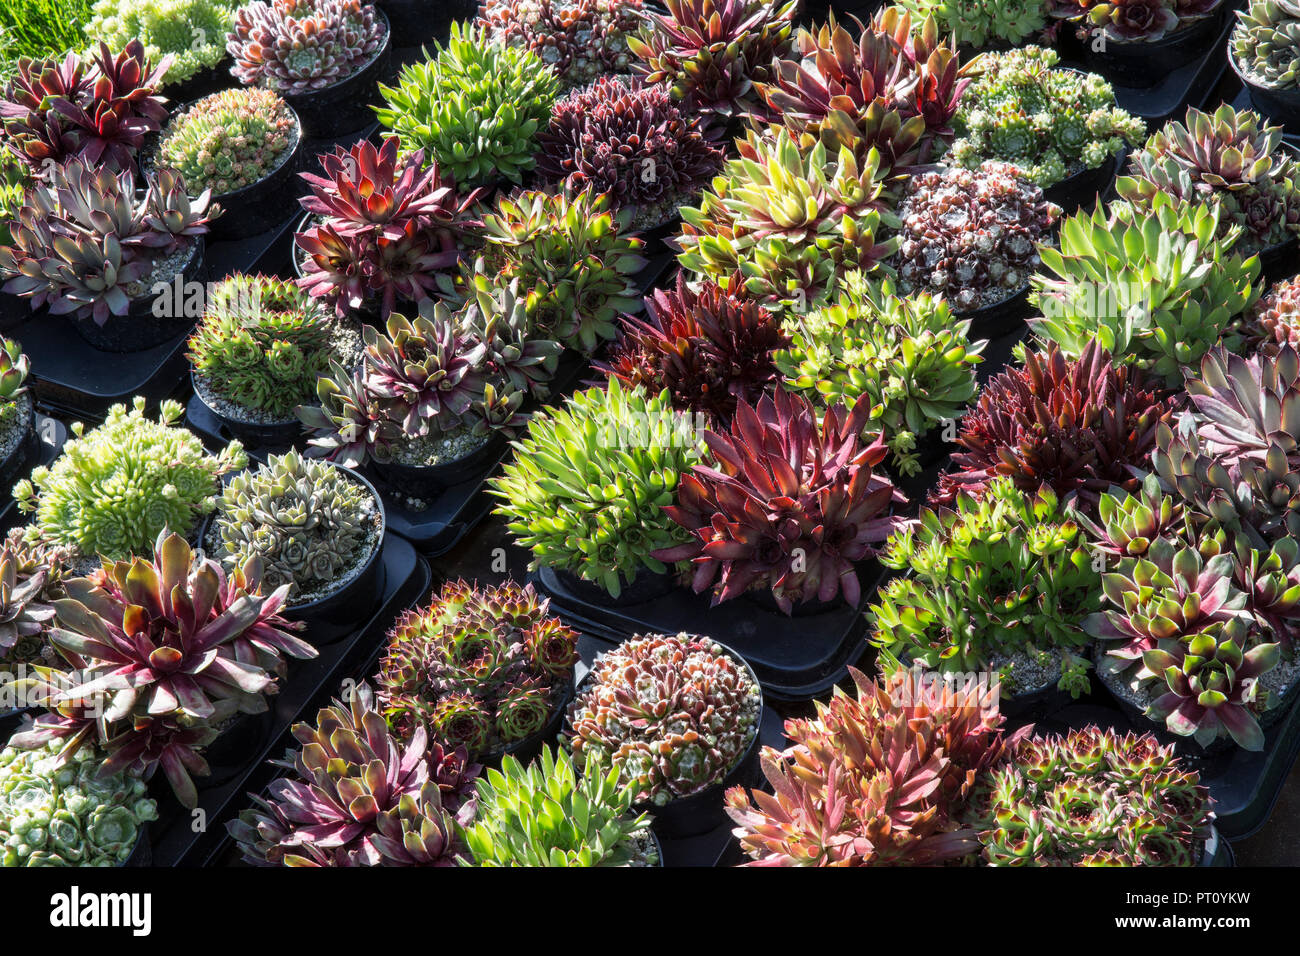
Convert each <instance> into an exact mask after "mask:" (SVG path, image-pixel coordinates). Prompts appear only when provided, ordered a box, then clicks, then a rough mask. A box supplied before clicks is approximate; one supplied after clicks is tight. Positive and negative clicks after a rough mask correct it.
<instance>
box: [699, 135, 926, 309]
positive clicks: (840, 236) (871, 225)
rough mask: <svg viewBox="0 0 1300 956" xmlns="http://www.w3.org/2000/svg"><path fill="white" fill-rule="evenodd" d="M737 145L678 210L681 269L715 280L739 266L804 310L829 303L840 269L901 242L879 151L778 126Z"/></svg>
mask: <svg viewBox="0 0 1300 956" xmlns="http://www.w3.org/2000/svg"><path fill="white" fill-rule="evenodd" d="M736 148H737V150H738V151H739V153H740V158H738V159H732V160H729V161H728V162H727V164H726V165H725V166H724V167H723V171H722V174H721V175H719V176H718V177H717V178H716V179H714V181H713V185H712V187H711V188H709V189H706V190H705V191H704V195H703V199H702V201H701V202H700V205H699V206H698V207H690V206H687V207H683V208H682V210H681V215H682V232H681V235H680V236H678V238H677V241H678V244H679V245H680V247H681V250H682V252H681V254H680V255H679V256H678V261H679V262H680V263H681V266H682V268H683V269H686V270H687V271H689V272H693V273H695V274H696V275H698V276H702V277H704V278H709V279H713V280H714V281H716V282H723V281H725V280H726V279H727V278H729V277H730V276H732V275H735V274H737V273H738V274H739V275H740V276H741V278H742V279H743V281H744V283H745V290H746V292H747V293H748V294H749V295H751V296H753V297H754V298H757V299H759V300H761V301H763V302H765V303H769V304H772V305H775V306H787V307H790V308H794V309H796V310H801V309H808V308H813V307H816V306H819V305H825V304H826V303H827V302H828V301H829V299H830V298H831V295H832V293H833V288H834V285H835V280H836V278H837V277H838V276H839V275H842V274H844V273H846V272H848V271H849V270H852V269H859V270H861V271H863V272H870V271H871V270H873V269H874V268H876V267H877V266H878V265H879V264H880V263H881V262H882V261H883V260H885V259H886V258H887V257H888V256H889V255H891V254H892V253H893V252H894V251H895V250H897V248H898V246H899V243H900V241H901V240H900V238H899V237H898V236H897V235H893V236H890V235H889V233H890V232H891V231H892V230H895V229H897V228H898V227H899V221H898V219H897V217H896V216H894V214H893V213H892V212H890V211H889V209H888V207H887V205H886V203H885V201H884V200H883V199H882V192H883V188H884V183H883V179H882V176H883V172H884V171H883V170H881V169H880V168H879V161H880V156H879V153H878V152H877V151H876V150H875V149H872V150H869V151H868V152H867V155H866V157H865V158H863V159H861V160H859V159H858V158H857V157H855V156H854V154H853V152H852V151H851V150H850V149H849V147H848V146H841V147H839V150H838V153H837V152H835V151H834V150H828V149H827V148H826V145H825V144H824V143H822V142H820V141H818V142H817V143H816V144H815V145H813V146H811V147H804V146H801V145H800V140H799V137H798V134H796V133H793V132H790V131H788V130H786V129H784V128H779V127H771V128H769V129H767V130H765V131H763V132H761V133H760V132H758V131H755V130H750V131H749V132H748V134H747V135H746V138H745V139H744V140H740V139H737V140H736Z"/></svg>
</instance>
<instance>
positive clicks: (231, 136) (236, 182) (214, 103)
mask: <svg viewBox="0 0 1300 956" xmlns="http://www.w3.org/2000/svg"><path fill="white" fill-rule="evenodd" d="M298 135H299V132H298V121H297V119H295V117H294V115H293V111H292V110H291V109H289V106H288V104H286V103H285V102H284V100H282V99H281V98H280V96H279V95H278V94H276V93H273V92H271V91H270V90H264V89H261V88H257V87H253V88H247V89H245V88H236V89H230V90H222V91H221V92H220V93H213V94H212V95H211V96H205V97H204V98H203V99H201V100H199V101H198V102H196V103H194V104H193V105H192V106H191V107H190V108H189V109H187V110H186V111H185V112H184V113H181V114H180V115H179V116H175V117H173V118H172V120H171V122H170V123H168V124H167V128H166V129H165V130H163V133H162V136H161V137H160V138H159V141H158V150H157V152H156V153H155V157H156V159H157V162H158V164H159V165H161V166H169V167H171V168H173V169H175V170H176V171H177V172H178V173H180V175H181V179H182V181H183V182H184V183H185V189H186V190H187V191H188V192H189V193H190V194H191V195H194V196H197V195H198V194H199V193H201V192H204V191H210V192H211V193H212V194H213V195H215V196H222V195H224V194H226V193H232V192H234V191H235V190H237V189H243V188H244V187H245V186H251V185H252V184H253V183H257V182H261V181H262V180H263V179H265V178H266V177H267V176H269V175H270V174H271V173H272V172H274V171H275V170H276V169H277V168H278V167H279V166H280V165H281V164H282V163H283V162H284V161H285V160H287V159H288V157H289V155H290V150H291V148H292V146H293V144H294V143H295V142H296V141H297V138H298Z"/></svg>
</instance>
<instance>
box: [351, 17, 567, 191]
mask: <svg viewBox="0 0 1300 956" xmlns="http://www.w3.org/2000/svg"><path fill="white" fill-rule="evenodd" d="M379 91H380V93H382V94H383V96H384V105H383V106H382V107H376V108H375V113H376V115H377V116H378V117H379V122H380V123H381V124H382V125H383V126H386V127H387V128H388V129H389V130H391V131H392V134H394V135H396V136H398V137H399V138H400V139H401V141H402V144H403V146H404V147H405V148H406V149H408V150H414V149H421V150H423V151H424V152H425V153H426V154H427V155H428V157H429V159H430V160H431V161H433V162H436V163H437V164H438V166H439V167H440V168H442V169H444V170H446V171H447V172H448V173H450V174H451V175H452V176H453V177H454V178H455V181H456V182H457V183H458V184H460V185H461V186H462V187H470V186H490V185H495V184H497V183H500V182H505V181H509V182H512V183H515V184H519V183H521V182H523V177H524V174H525V173H527V172H529V171H530V170H531V169H532V168H533V167H534V166H535V165H536V159H535V156H536V153H537V134H538V133H539V132H540V131H541V130H542V128H543V127H545V125H546V123H547V121H548V120H549V119H550V115H551V107H552V106H553V105H554V103H555V101H556V99H557V98H558V97H559V92H560V83H559V80H558V79H557V77H556V75H555V71H554V70H552V69H551V68H550V67H548V66H547V65H546V64H545V63H543V62H542V60H541V59H540V58H539V57H538V56H537V54H535V53H533V52H532V51H531V50H527V49H522V48H520V47H515V46H508V45H505V44H504V43H501V42H494V41H493V40H492V39H491V38H490V37H489V35H488V33H487V31H486V30H485V29H483V28H481V27H473V26H469V25H465V24H461V23H453V24H452V27H451V36H450V38H449V39H448V40H447V42H446V43H445V44H440V45H439V46H438V48H437V52H436V54H435V55H434V57H433V58H431V59H428V60H425V61H424V62H422V63H412V64H409V65H407V66H406V67H404V68H403V69H402V73H401V76H400V77H399V78H398V81H397V85H396V86H384V85H382V84H381V85H380V87H379Z"/></svg>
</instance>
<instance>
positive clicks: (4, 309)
mask: <svg viewBox="0 0 1300 956" xmlns="http://www.w3.org/2000/svg"><path fill="white" fill-rule="evenodd" d="M32 312H33V310H32V303H31V300H30V299H24V298H23V297H22V296H19V295H14V294H12V293H10V292H0V335H7V334H8V333H9V330H10V329H12V328H14V326H17V325H21V324H22V323H23V322H25V321H26V320H27V319H29V318H31V316H32Z"/></svg>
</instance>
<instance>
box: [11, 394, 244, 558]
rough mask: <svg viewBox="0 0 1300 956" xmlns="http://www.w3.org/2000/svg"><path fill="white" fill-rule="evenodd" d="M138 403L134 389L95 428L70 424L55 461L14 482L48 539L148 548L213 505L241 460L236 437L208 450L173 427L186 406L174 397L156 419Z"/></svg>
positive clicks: (113, 552) (114, 548)
mask: <svg viewBox="0 0 1300 956" xmlns="http://www.w3.org/2000/svg"><path fill="white" fill-rule="evenodd" d="M144 408H145V400H144V399H143V398H141V397H138V396H137V397H136V398H135V400H134V403H133V407H132V409H131V410H130V411H128V410H127V407H126V406H125V405H114V406H113V407H112V408H110V409H109V410H108V416H107V418H105V420H104V424H102V425H100V426H99V427H98V428H95V429H92V430H91V431H86V430H85V427H84V426H83V425H82V424H81V423H80V422H76V423H74V424H73V426H72V433H73V438H72V440H71V441H69V442H68V444H67V445H65V446H64V449H63V454H61V455H60V456H59V457H58V458H57V459H55V461H54V464H52V465H50V466H48V467H46V466H44V465H42V466H39V467H37V468H36V469H35V470H34V471H33V472H32V476H31V478H30V479H28V480H24V481H20V482H19V483H18V484H17V485H15V486H14V498H15V499H16V500H17V501H18V508H19V510H21V511H22V512H23V513H24V514H31V515H33V516H34V517H33V521H34V522H35V524H36V527H37V529H38V530H39V531H40V533H41V535H42V536H43V537H44V538H45V539H46V540H48V541H49V542H51V543H53V544H58V545H67V546H70V547H73V548H76V549H77V550H78V551H79V552H80V553H81V554H82V555H85V556H87V557H91V556H94V555H104V556H106V557H109V558H122V557H126V556H127V555H130V554H132V553H138V552H147V551H148V550H149V549H150V548H151V547H152V546H153V544H154V540H155V539H156V538H157V537H158V535H159V534H160V533H161V532H162V530H163V529H164V528H179V529H183V530H184V531H186V532H189V531H190V530H192V529H193V528H194V527H195V526H196V525H197V524H198V522H199V520H200V519H201V518H202V517H203V516H204V515H206V514H207V513H208V512H210V511H212V509H213V508H214V507H216V495H217V493H218V492H219V491H220V487H221V476H222V475H225V474H227V473H229V472H232V471H238V470H239V469H241V468H244V467H246V466H247V464H248V456H247V455H246V454H245V453H244V448H243V446H242V445H241V444H240V443H239V442H237V441H232V442H231V443H230V444H228V445H227V446H226V447H225V448H223V449H222V450H221V452H220V453H219V454H217V455H210V454H208V452H207V450H206V449H204V447H203V443H202V442H201V441H199V439H198V438H197V437H196V436H195V435H194V434H193V433H192V432H190V431H188V430H186V429H184V428H180V427H177V425H176V423H177V422H178V421H179V420H180V418H181V416H182V415H183V414H184V411H185V410H184V409H183V408H182V407H181V405H180V404H179V403H178V402H174V401H172V400H170V399H168V400H167V401H164V402H163V403H162V405H161V407H160V409H159V417H158V420H157V421H154V420H153V419H150V418H146V417H145V414H144Z"/></svg>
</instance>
